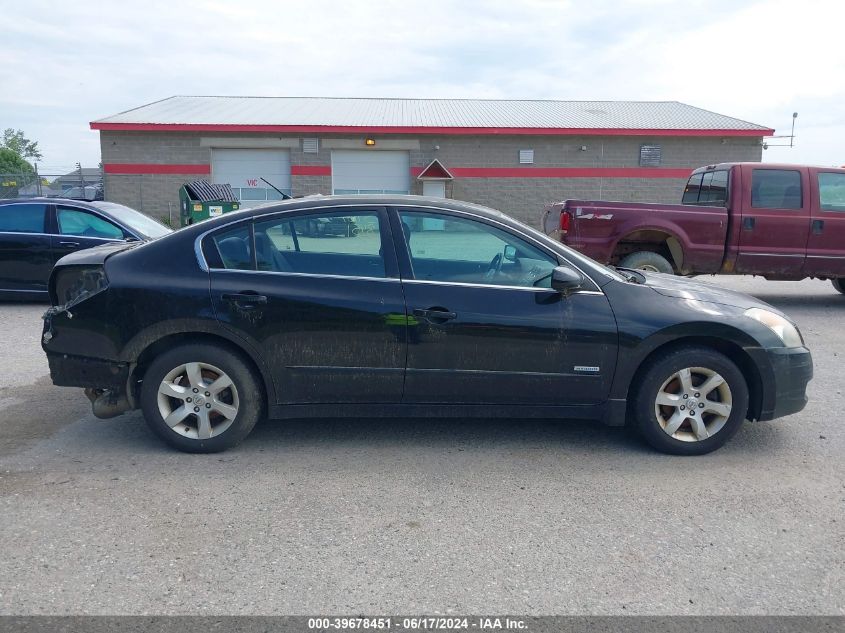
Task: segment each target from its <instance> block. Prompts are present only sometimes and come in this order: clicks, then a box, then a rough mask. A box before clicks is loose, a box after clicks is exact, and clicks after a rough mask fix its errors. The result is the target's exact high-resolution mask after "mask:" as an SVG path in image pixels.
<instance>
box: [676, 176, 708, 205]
mask: <svg viewBox="0 0 845 633" xmlns="http://www.w3.org/2000/svg"><path fill="white" fill-rule="evenodd" d="M703 176H704V174H703V173H701V174H693V175H692V176H690V177H689V180H688V181H687V186H686V187H684V197H683V198H682V199H681V204H698V194H699V193H700V192H701V178H702V177H703Z"/></svg>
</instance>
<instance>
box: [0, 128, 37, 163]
mask: <svg viewBox="0 0 845 633" xmlns="http://www.w3.org/2000/svg"><path fill="white" fill-rule="evenodd" d="M0 148H5V149H8V150H11V151H13V152H14V153H15V154H17V155H18V156H20V157H21V158H24V159H25V158H33V159H35V160H40V159H41V157H42V154H41V151H40V150H39V149H38V142H37V141H30V140H29V139H28V138H26V137H25V136H24V135H23V130H13V129H12V128H6V129H5V130H3V141H2V143H0Z"/></svg>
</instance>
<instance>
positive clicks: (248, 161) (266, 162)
mask: <svg viewBox="0 0 845 633" xmlns="http://www.w3.org/2000/svg"><path fill="white" fill-rule="evenodd" d="M211 178H212V182H214V183H217V184H229V185H231V186H232V189H234V191H235V195H236V196H237V197H238V199H239V200H240V201H241V205H242V206H244V207H251V206H255V205H256V204H261V203H262V202H264V201H266V200H281V198H282V196H281V195H279V192H278V191H276V190H275V189H273V188H272V187H270V186H269V185H268V184H267V183H266V182H264V181H263V180H261V179H262V178H266V179H267V180H269V181H270V182H271V183H273V184H274V185H275V186H276V187H278V188H279V189H281V190H282V191H284V192H285V193H286V194H288V195H290V193H291V191H290V153H289V152H288V151H287V150H278V149H214V150H212V152H211Z"/></svg>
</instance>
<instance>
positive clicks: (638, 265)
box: [619, 251, 675, 275]
mask: <svg viewBox="0 0 845 633" xmlns="http://www.w3.org/2000/svg"><path fill="white" fill-rule="evenodd" d="M619 265H620V266H621V267H622V268H633V269H635V270H644V271H646V272H652V273H666V274H667V275H672V274H674V273H675V269H674V268H672V263H671V262H670V261H669V260H668V259H666V258H665V257H663V255H660V254H658V253H652V252H651V251H640V252H638V253H631V254H630V255H626V256H625V257H623V258H622V260H621V261H620V262H619Z"/></svg>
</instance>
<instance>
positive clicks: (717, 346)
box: [626, 335, 763, 420]
mask: <svg viewBox="0 0 845 633" xmlns="http://www.w3.org/2000/svg"><path fill="white" fill-rule="evenodd" d="M684 347H706V348H708V349H712V350H714V351H717V352H720V353H721V354H724V355H725V356H727V357H728V358H729V359H730V360H731V361H732V362H734V363H735V364H736V366H737V367H738V368H739V370H740V372H742V375H743V377H744V378H745V382H746V385H747V386H748V413H747V414H746V419H749V420H756V419H758V418H759V417H760V413H761V411H762V408H763V376H762V374H761V372H760V368H759V367H758V366H757V363H755V362H754V360H753V359H752V358H751V356H750V355H749V354H748V352H747V351H746V350H745V348H744V347H743V346H742V345H741V344H739V343H738V342H736V341H734V340H731V339H728V338H723V337H717V336H700V335H688V336H682V337H679V338H674V339H672V340H670V341H666V342H663V343H661V344H659V345H657V346H656V347H654V348H653V349H651V350H649V352H648V353H647V354H646V355H645V356H644V357H643V358H642V359H641V360H640V362H639V364H638V365H637V367H636V369H635V370H634V373H633V375H632V377H631V380H630V381H629V383H628V387H627V390H626V400H627V402H628V406H629V407H630V405H631V402H632V401H633V399H634V398H633V395H634V393H636V390H637V389H638V388H639V385H640V380H641V379H642V376H643V374H644V373H645V371H646V369H647V368H648V366H649V363H650V362H651V361H652V360H654V359H655V358H658V357H660V356H663V355H665V354H668V353H670V352H672V351H674V350H676V349H680V348H684Z"/></svg>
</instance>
